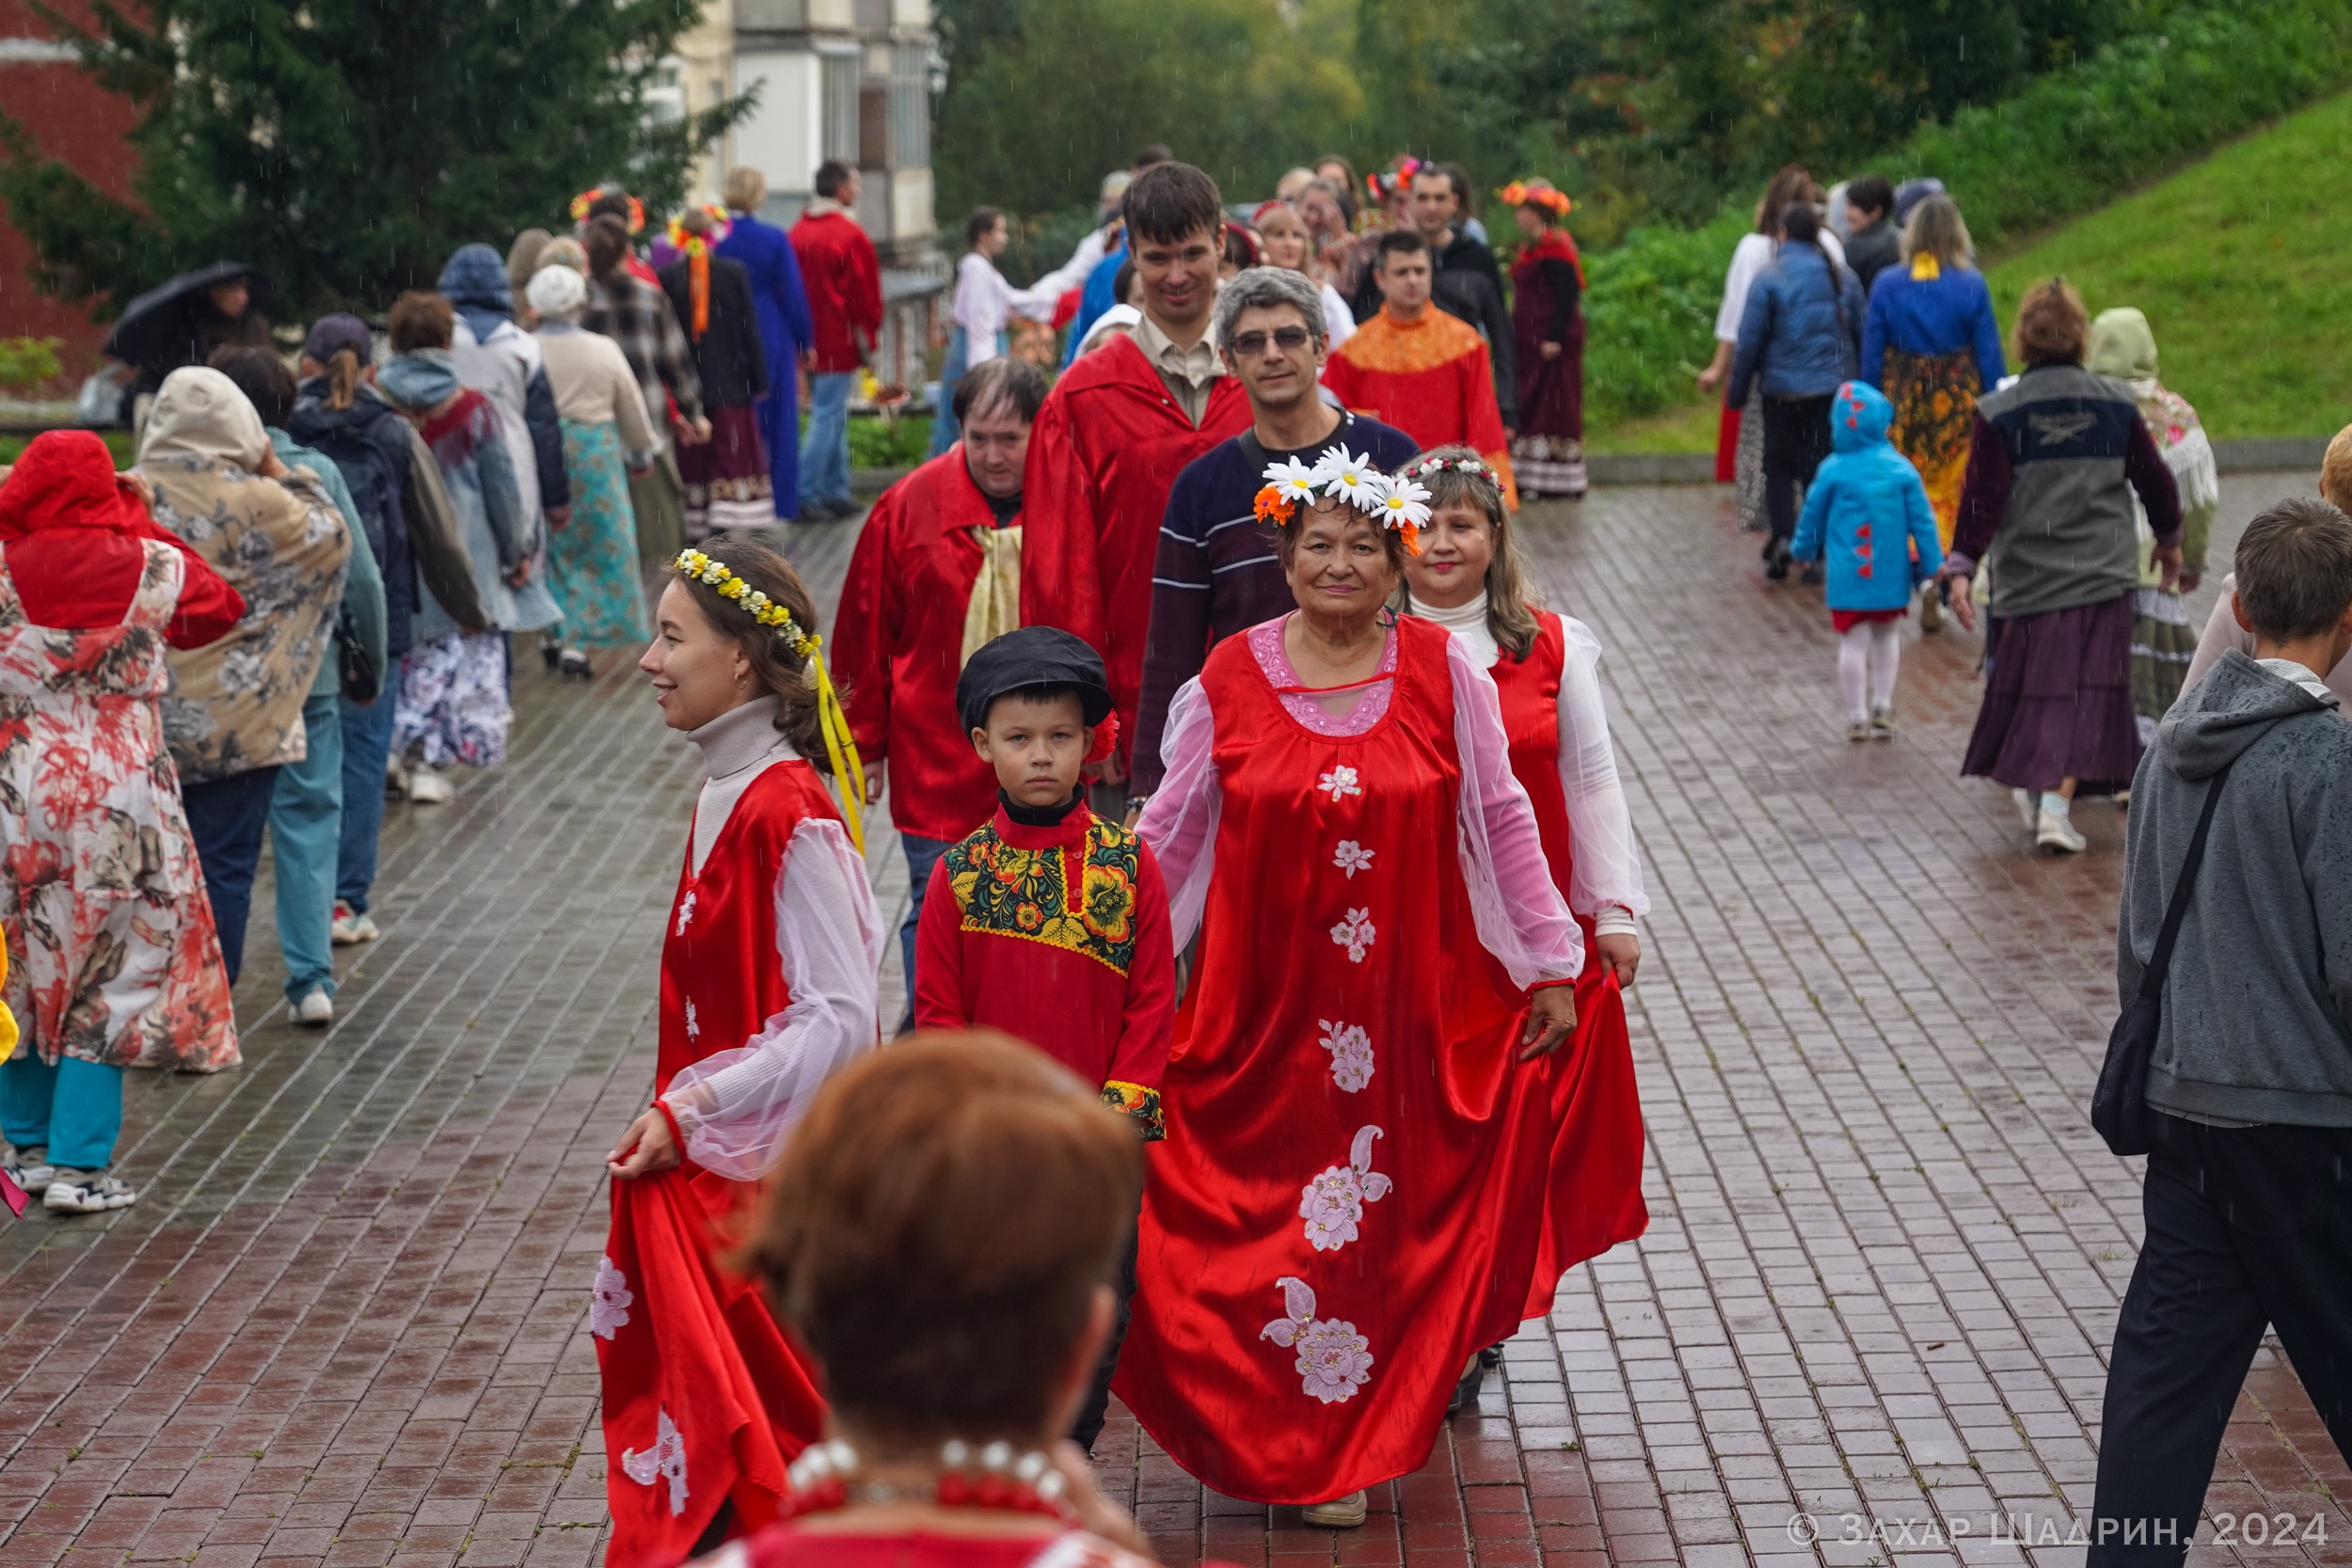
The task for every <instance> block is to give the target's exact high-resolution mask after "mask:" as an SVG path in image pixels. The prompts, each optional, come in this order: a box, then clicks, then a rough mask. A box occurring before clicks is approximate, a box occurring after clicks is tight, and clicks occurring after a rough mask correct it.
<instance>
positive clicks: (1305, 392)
mask: <svg viewBox="0 0 2352 1568" xmlns="http://www.w3.org/2000/svg"><path fill="white" fill-rule="evenodd" d="M1213 337H1214V339H1215V341H1216V342H1217V343H1219V344H1220V345H1222V347H1221V349H1220V356H1221V358H1222V359H1223V362H1224V365H1225V369H1226V371H1227V372H1229V373H1230V374H1232V377H1233V379H1234V380H1236V381H1238V382H1240V383H1241V386H1242V389H1243V390H1244V391H1246V392H1247V393H1248V394H1249V414H1250V423H1249V428H1248V429H1247V430H1245V431H1243V432H1242V433H1241V434H1240V435H1238V436H1233V437H1232V438H1231V439H1229V440H1226V441H1223V442H1220V443H1219V444H1217V445H1216V446H1215V447H1212V448H1211V449H1210V450H1209V451H1207V452H1205V453H1203V454H1202V455H1201V456H1200V457H1198V458H1195V459H1194V460H1193V461H1192V463H1191V464H1189V465H1188V466H1187V467H1185V468H1184V472H1183V473H1181V474H1179V475H1177V476H1176V483H1175V485H1174V486H1173V487H1172V488H1171V489H1170V490H1169V491H1168V515H1167V517H1166V518H1165V519H1164V520H1163V521H1162V523H1161V525H1160V540H1159V551H1158V554H1157V556H1156V557H1155V559H1154V562H1153V565H1152V627H1151V633H1150V639H1149V641H1148V642H1147V644H1146V646H1145V651H1144V656H1143V701H1142V705H1141V708H1140V711H1139V712H1138V713H1137V714H1136V746H1135V766H1134V769H1133V779H1132V783H1131V784H1130V785H1129V791H1130V799H1129V808H1130V810H1131V811H1133V810H1136V809H1139V802H1140V801H1141V800H1143V799H1145V798H1147V797H1149V796H1150V795H1151V793H1152V791H1153V790H1155V789H1157V788H1158V787H1159V784H1160V776H1161V771H1162V769H1161V767H1160V736H1161V734H1162V732H1163V731H1164V730H1165V729H1166V728H1167V725H1168V704H1169V702H1170V701H1171V700H1172V699H1173V698H1174V697H1175V695H1176V689H1177V688H1178V687H1181V686H1183V685H1184V682H1186V681H1188V680H1190V679H1191V678H1192V677H1193V676H1195V675H1197V674H1199V673H1200V665H1201V662H1202V660H1203V659H1205V658H1206V657H1208V652H1209V649H1210V647H1211V645H1213V644H1214V643H1216V641H1219V640H1220V639H1223V638H1227V637H1231V636H1232V634H1233V633H1235V632H1237V631H1240V630H1242V629H1244V628H1245V627H1248V626H1256V625H1257V624H1258V623H1259V622H1261V621H1268V620H1272V619H1273V618H1274V617H1275V616H1277V615H1279V614H1282V613H1283V612H1284V611H1286V610H1290V609H1291V608H1293V605H1294V603H1295V600H1294V598H1293V596H1292V594H1291V591H1290V587H1289V584H1288V583H1286V582H1285V581H1284V580H1283V577H1282V568H1281V564H1280V563H1279V562H1277V561H1276V560H1275V558H1274V535H1273V531H1272V530H1271V528H1270V527H1268V525H1266V524H1265V523H1263V522H1261V521H1260V520H1259V518H1258V515H1257V511H1256V508H1255V505H1254V504H1253V503H1254V501H1255V499H1256V497H1257V494H1258V489H1259V487H1260V486H1261V485H1263V483H1265V480H1264V478H1263V475H1264V472H1265V466H1266V465H1267V464H1268V463H1279V462H1280V461H1281V460H1282V459H1283V458H1286V457H1295V458H1297V459H1298V460H1299V461H1300V462H1302V463H1306V464H1308V465H1310V466H1312V464H1313V463H1314V461H1315V458H1316V457H1317V456H1318V455H1319V454H1320V453H1321V452H1322V451H1323V449H1324V448H1326V447H1327V446H1330V445H1332V444H1333V443H1334V442H1343V443H1345V445H1346V447H1347V449H1348V450H1349V451H1354V452H1359V453H1365V454H1368V455H1369V456H1370V458H1371V460H1372V462H1373V464H1374V465H1375V467H1379V468H1381V469H1383V470H1391V469H1394V468H1396V467H1398V466H1399V465H1401V464H1403V463H1404V462H1406V460H1407V459H1409V458H1410V457H1411V456H1412V455H1413V453H1414V452H1416V451H1420V450H1421V449H1420V448H1419V447H1418V446H1417V445H1416V444H1415V442H1414V440H1413V438H1412V437H1411V436H1407V435H1406V434H1405V433H1404V432H1403V431H1401V430H1397V429H1395V428H1393V427H1391V426H1389V425H1385V424H1382V423H1381V422H1380V421H1379V420H1375V419H1373V418H1372V417H1371V416H1369V415H1365V414H1351V413H1349V412H1348V411H1347V410H1345V409H1343V408H1340V407H1338V406H1336V405H1335V404H1332V403H1329V402H1327V401H1325V399H1324V398H1323V396H1322V395H1321V388H1320V387H1319V386H1318V377H1319V376H1320V375H1321V373H1322V371H1323V367H1324V363H1325V359H1326V357H1327V355H1328V352H1329V349H1328V345H1327V342H1326V341H1325V337H1324V325H1323V295H1322V293H1321V291H1320V290H1319V289H1318V288H1317V287H1316V286H1315V284H1314V283H1313V282H1312V281H1311V279H1309V278H1308V277H1307V276H1306V275H1305V274H1304V273H1297V272H1291V271H1288V270H1286V269H1283V268H1280V267H1251V268H1250V269H1249V270H1248V271H1247V272H1243V273H1240V274H1238V275H1236V276H1235V277H1233V278H1232V281H1231V282H1229V283H1227V284H1226V285H1225V288H1224V291H1223V292H1222V293H1219V294H1218V295H1217V299H1216V321H1215V324H1214V330H1213Z"/></svg>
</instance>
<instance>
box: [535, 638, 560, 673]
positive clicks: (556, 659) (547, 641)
mask: <svg viewBox="0 0 2352 1568" xmlns="http://www.w3.org/2000/svg"><path fill="white" fill-rule="evenodd" d="M563 657H564V644H563V643H561V642H558V641H555V640H554V639H553V638H549V637H543V638H541V639H540V640H539V662H541V663H542V664H545V665H546V666H547V667H548V669H550V670H552V669H554V668H555V667H556V666H557V665H558V664H559V663H561V662H562V661H563Z"/></svg>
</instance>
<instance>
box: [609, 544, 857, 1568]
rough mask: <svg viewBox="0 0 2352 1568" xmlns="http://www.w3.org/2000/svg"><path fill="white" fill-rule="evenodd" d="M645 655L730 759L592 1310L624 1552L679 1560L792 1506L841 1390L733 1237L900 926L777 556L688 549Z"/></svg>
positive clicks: (707, 818) (698, 832) (693, 876)
mask: <svg viewBox="0 0 2352 1568" xmlns="http://www.w3.org/2000/svg"><path fill="white" fill-rule="evenodd" d="M675 566H676V570H677V573H678V577H677V578H676V580H675V581H673V582H672V583H671V584H670V586H669V588H668V590H667V591H666V592H664V594H662V597H661V603H660V611H659V615H658V622H659V629H658V630H657V631H656V633H655V637H654V641H653V645H652V646H651V647H650V648H648V649H647V650H646V652H645V656H644V658H643V659H641V660H640V661H639V667H640V668H641V669H643V670H644V671H645V672H646V673H647V674H649V675H651V676H652V677H653V685H654V693H655V700H656V701H657V702H659V703H660V705H661V707H662V717H663V719H664V720H665V721H667V722H668V724H669V725H670V727H671V728H673V729H677V730H683V731H685V732H686V735H687V738H688V739H690V740H691V741H693V742H694V744H695V745H696V746H697V747H699V748H701V750H702V752H703V757H704V761H705V762H706V763H707V766H708V768H709V769H710V777H709V779H708V780H707V782H706V783H705V784H704V785H703V790H702V796H701V799H700V800H698V801H697V802H696V804H695V808H694V824H693V831H692V835H691V841H690V843H689V847H688V851H687V858H686V866H685V869H684V871H683V872H682V873H681V875H680V876H679V879H678V892H677V897H676V900H675V903H674V904H673V905H672V906H671V910H670V916H669V920H668V924H667V926H666V928H665V933H664V940H663V943H662V949H661V1011H660V1054H659V1056H658V1057H657V1059H656V1063H655V1068H654V1101H653V1104H652V1106H651V1107H650V1108H648V1109H647V1110H646V1111H645V1112H644V1114H643V1115H641V1116H640V1117H637V1119H636V1120H635V1121H634V1122H632V1123H631V1124H630V1125H629V1128H628V1132H624V1133H623V1134H622V1135H621V1140H620V1145H619V1147H618V1148H615V1149H614V1150H613V1153H612V1160H611V1162H610V1164H611V1168H612V1174H613V1176H614V1178H615V1180H614V1181H613V1183H612V1232H611V1239H610V1241H609V1242H608V1243H607V1245H606V1253H605V1256H604V1258H603V1259H602V1260H601V1261H600V1262H599V1264H598V1266H597V1269H596V1287H595V1300H594V1303H593V1305H592V1306H591V1307H590V1311H589V1327H590V1329H591V1331H592V1332H593V1333H594V1335H595V1337H596V1363H597V1368H598V1370H599V1371H600V1372H601V1373H602V1375H603V1383H604V1434H605V1449H606V1454H607V1457H608V1460H609V1462H610V1470H609V1472H608V1476H607V1481H606V1499H607V1502H608V1503H609V1505H610V1507H611V1509H612V1544H611V1545H610V1546H609V1548H608V1551H607V1559H606V1560H607V1561H608V1563H609V1564H610V1565H611V1568H638V1565H640V1564H644V1565H647V1568H652V1565H656V1564H660V1565H665V1568H666V1565H667V1564H670V1563H675V1562H676V1561H679V1560H682V1559H684V1558H685V1557H687V1556H689V1555H690V1554H691V1553H692V1552H693V1551H695V1550H696V1549H698V1548H700V1547H703V1546H707V1545H713V1544H717V1543H719V1542H720V1541H722V1540H725V1539H728V1538H731V1537H734V1536H739V1535H741V1534H743V1533H745V1532H747V1531H749V1530H752V1529H755V1528H759V1527H760V1526H761V1525H764V1524H766V1523H768V1522H769V1521H770V1520H771V1519H773V1518H774V1517H775V1516H776V1513H777V1506H778V1503H779V1500H780V1499H781V1498H782V1497H783V1496H784V1493H785V1484H786V1483H785V1465H786V1462H787V1461H788V1460H789V1459H790V1458H791V1457H792V1456H793V1455H795V1454H797V1453H798V1452H800V1450H801V1449H803V1447H805V1446H806V1445H807V1444H808V1443H809V1442H810V1441H811V1440H812V1439H814V1438H815V1437H816V1436H817V1435H818V1433H819V1432H820V1431H821V1430H822V1423H823V1418H824V1402H823V1401H822V1399H821V1398H820V1397H819V1395H818V1390H817V1386H816V1383H815V1380H814V1378H813V1376H812V1374H811V1372H810V1370H809V1369H808V1367H807V1366H806V1365H805V1363H804V1362H803V1360H802V1358H801V1356H800V1355H799V1354H798V1353H797V1352H796V1351H795V1350H794V1349H793V1348H792V1346H791V1345H790V1343H789V1342H788V1341H787V1340H786V1338H784V1335H783V1332H782V1331H781V1330H780V1329H779V1328H778V1327H777V1326H776V1323H775V1320H774V1318H773V1317H771V1315H770V1313H769V1311H768V1307H767V1305H766V1303H764V1302H763V1301H762V1300H761V1299H760V1296H759V1291H758V1288H757V1286H756V1285H755V1284H754V1283H753V1282H752V1281H750V1280H748V1279H746V1278H744V1277H742V1276H741V1275H739V1274H736V1273H735V1272H733V1271H732V1270H730V1269H729V1268H728V1267H726V1266H725V1264H724V1262H723V1256H722V1255H723V1251H724V1249H725V1247H726V1246H727V1245H728V1244H729V1243H730V1242H731V1240H732V1232H733V1230H734V1229H735V1228H736V1227H737V1224H738V1222H739V1220H740V1218H741V1217H742V1215H743V1212H744V1211H745V1210H746V1208H747V1206H748V1205H749V1204H750V1203H751V1202H752V1201H753V1200H754V1198H755V1195H756V1193H757V1190H758V1189H757V1182H758V1180H760V1178H761V1177H762V1176H764V1175H765V1174H766V1172H767V1170H768V1168H769V1166H770V1165H771V1164H773V1163H774V1161H775V1157H776V1153H777V1151H778V1149H779V1148H782V1147H783V1143H784V1140H785V1137H786V1134H787V1132H789V1130H790V1128H791V1126H792V1124H793V1122H794V1121H795V1120H797V1119H798V1117H799V1116H800V1115H801V1113H802V1112H803V1110H804V1109H805V1107H806V1105H807V1102H808V1100H809V1097H810V1096H811V1095H813V1094H814V1093H815V1092H816V1090H817V1087H818V1085H820V1084H822V1083H823V1082H824V1080H825V1079H826V1078H827V1077H828V1076H829V1075H830V1074H831V1073H832V1072H834V1070H835V1069H838V1068H839V1067H841V1066H842V1065H843V1064H844V1063H846V1062H848V1061H850V1059H851V1058H853V1057H855V1056H856V1055H858V1054H860V1053H864V1052H866V1051H869V1050H871V1049H872V1048H873V1046H874V1043H875V997H874V972H875V968H876V966H877V964H878V963H879V962H880V960H881V957H882V922H881V919H880V917H879V916H878V915H876V913H875V912H874V904H873V897H872V895H871V894H869V893H868V892H867V890H866V872H865V866H864V863H862V861H861V860H860V858H859V856H858V853H857V851H856V848H855V847H854V846H853V845H852V844H851V842H850V836H849V832H848V830H847V828H846V827H845V825H844V824H843V822H842V820H841V816H840V814H839V813H838V812H837V811H836V810H835V809H834V802H833V800H832V798H831V796H829V795H828V794H827V793H826V788H825V784H824V781H823V779H822V778H820V777H819V776H818V771H817V768H816V767H815V766H814V765H813V763H812V761H811V760H810V758H811V757H812V756H814V757H823V756H825V755H826V754H827V747H826V745H825V743H824V736H823V734H822V731H821V730H820V728H819V721H818V704H817V700H816V697H815V694H814V691H813V689H812V687H811V665H812V663H813V661H814V659H815V657H816V649H817V639H816V635H815V626H816V615H815V612H814V611H813V610H811V609H810V607H809V603H808V594H807V592H806V591H805V590H804V589H803V587H802V586H801V582H800V579H799V578H797V577H795V576H794V575H793V572H792V569H791V567H790V566H788V565H787V564H786V563H785V562H784V559H783V558H782V557H781V556H779V555H777V554H776V553H775V552H774V551H773V550H771V549H769V548H768V547H766V546H761V545H757V544H754V543H751V542H748V541H739V540H731V541H727V542H725V543H723V544H714V545H713V546H711V548H710V550H709V551H708V552H707V553H706V552H703V551H699V550H688V551H685V552H683V553H682V554H680V555H679V557H678V558H677V561H676V562H675Z"/></svg>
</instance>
